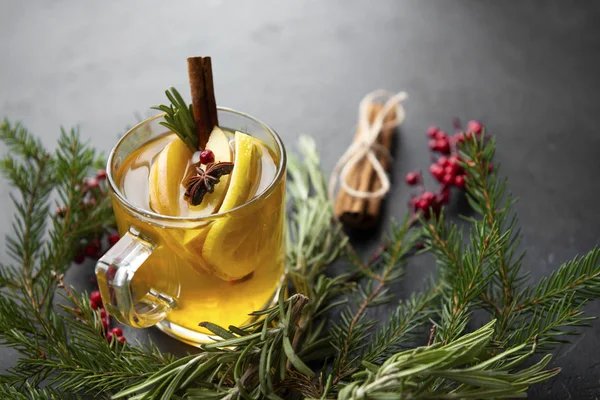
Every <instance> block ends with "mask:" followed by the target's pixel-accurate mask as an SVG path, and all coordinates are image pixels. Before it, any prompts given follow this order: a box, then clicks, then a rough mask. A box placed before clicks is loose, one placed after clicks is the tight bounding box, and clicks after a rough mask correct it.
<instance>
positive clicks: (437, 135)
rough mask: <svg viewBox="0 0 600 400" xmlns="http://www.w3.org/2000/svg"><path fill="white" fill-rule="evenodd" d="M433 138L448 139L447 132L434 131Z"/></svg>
mask: <svg viewBox="0 0 600 400" xmlns="http://www.w3.org/2000/svg"><path fill="white" fill-rule="evenodd" d="M435 138H436V139H437V140H448V134H447V133H446V132H444V131H437V132H436V133H435Z"/></svg>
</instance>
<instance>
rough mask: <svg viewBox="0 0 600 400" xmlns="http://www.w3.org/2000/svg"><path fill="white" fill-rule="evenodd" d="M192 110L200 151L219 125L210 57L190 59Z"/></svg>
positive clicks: (189, 73)
mask: <svg viewBox="0 0 600 400" xmlns="http://www.w3.org/2000/svg"><path fill="white" fill-rule="evenodd" d="M187 62H188V76H189V78H190V88H191V92H192V109H193V110H194V122H195V123H196V134H197V135H198V146H199V148H200V150H202V149H204V148H205V147H206V142H208V137H209V136H210V133H211V132H212V130H213V128H214V127H215V126H217V125H219V121H218V117H217V102H216V100H215V89H214V85H213V76H212V63H211V61H210V57H188V59H187Z"/></svg>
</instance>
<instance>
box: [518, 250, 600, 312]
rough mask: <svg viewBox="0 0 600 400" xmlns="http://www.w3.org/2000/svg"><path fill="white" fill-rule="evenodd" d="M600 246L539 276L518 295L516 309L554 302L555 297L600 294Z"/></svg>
mask: <svg viewBox="0 0 600 400" xmlns="http://www.w3.org/2000/svg"><path fill="white" fill-rule="evenodd" d="M599 258H600V249H599V248H598V247H596V248H594V249H592V250H591V251H590V252H589V253H588V254H586V255H585V256H583V257H576V258H574V259H573V260H571V261H567V262H566V263H564V264H563V265H561V266H560V268H559V269H558V270H556V271H553V272H551V273H550V275H549V276H547V277H543V278H542V279H540V282H539V283H538V284H537V285H535V286H534V287H532V288H527V289H525V290H524V291H523V293H522V294H521V295H520V296H519V300H520V302H519V304H518V305H516V306H515V310H516V311H524V310H529V309H533V308H537V307H548V306H551V305H552V303H553V301H555V300H560V299H562V298H565V296H574V299H576V300H578V301H580V302H582V301H585V300H587V299H590V298H597V297H599V296H600V263H599V262H598V261H599Z"/></svg>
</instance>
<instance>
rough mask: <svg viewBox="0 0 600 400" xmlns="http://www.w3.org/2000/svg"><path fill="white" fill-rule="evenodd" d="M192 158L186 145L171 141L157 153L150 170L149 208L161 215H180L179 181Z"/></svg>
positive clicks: (176, 140)
mask: <svg viewBox="0 0 600 400" xmlns="http://www.w3.org/2000/svg"><path fill="white" fill-rule="evenodd" d="M191 157H192V152H191V150H190V149H189V148H188V147H187V146H186V144H185V143H184V142H183V141H182V140H179V138H175V139H173V140H172V141H171V142H169V143H168V144H167V145H166V146H165V148H164V149H163V150H162V151H161V152H160V153H159V155H158V156H157V158H156V160H155V161H154V163H153V164H152V167H151V168H150V175H149V177H148V191H149V192H150V207H152V209H153V210H154V211H156V212H157V213H159V214H162V215H171V216H176V215H180V207H179V205H180V197H181V181H182V180H183V176H184V174H185V172H186V170H187V167H188V163H189V160H190V158H191Z"/></svg>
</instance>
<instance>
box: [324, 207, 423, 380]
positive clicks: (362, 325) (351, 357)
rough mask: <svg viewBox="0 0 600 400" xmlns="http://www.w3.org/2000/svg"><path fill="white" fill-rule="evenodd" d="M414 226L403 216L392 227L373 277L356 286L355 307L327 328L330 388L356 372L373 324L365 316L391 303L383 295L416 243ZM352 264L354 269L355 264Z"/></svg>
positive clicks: (399, 275) (417, 236)
mask: <svg viewBox="0 0 600 400" xmlns="http://www.w3.org/2000/svg"><path fill="white" fill-rule="evenodd" d="M415 222H416V219H415V218H411V217H409V216H408V215H407V216H406V217H405V219H404V221H403V223H402V224H400V225H392V228H391V230H390V234H389V238H388V239H387V244H386V245H385V246H384V248H383V251H382V252H381V254H379V257H378V258H377V259H375V260H374V262H373V265H372V266H371V268H370V269H371V270H372V271H373V274H367V275H368V276H369V275H370V276H369V279H368V280H367V282H365V283H364V284H362V285H359V286H358V291H357V296H356V298H355V307H354V308H352V307H350V306H348V307H347V308H346V309H344V310H343V311H342V314H341V318H340V322H339V323H337V324H335V325H334V326H333V327H332V328H331V330H332V343H331V344H332V346H333V347H334V348H335V349H336V350H337V355H336V358H335V362H334V365H333V371H334V378H333V385H336V384H337V383H338V382H340V381H341V380H343V379H344V378H345V377H347V376H348V375H350V374H351V373H353V372H354V371H355V370H356V361H357V360H358V359H359V357H358V354H357V353H360V352H361V351H362V349H363V348H364V346H365V345H366V342H365V340H364V339H366V338H367V337H368V336H369V334H370V331H371V328H372V327H373V326H374V325H375V321H373V320H369V319H366V318H365V313H366V311H367V309H368V308H369V307H374V306H377V305H381V304H384V303H386V302H388V301H389V300H390V299H391V297H390V296H389V295H388V294H387V286H388V285H389V284H390V283H392V282H394V281H397V280H398V279H400V278H401V277H402V275H403V272H404V271H403V268H402V263H403V260H404V258H405V256H406V255H407V254H408V252H409V251H410V250H412V249H413V248H414V245H415V243H416V242H417V241H418V239H419V235H418V234H409V231H410V228H412V226H413V225H414V224H415ZM350 254H353V253H350ZM351 257H352V256H351ZM354 264H355V265H356V261H355V262H354ZM361 265H362V264H361ZM361 272H362V269H361Z"/></svg>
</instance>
